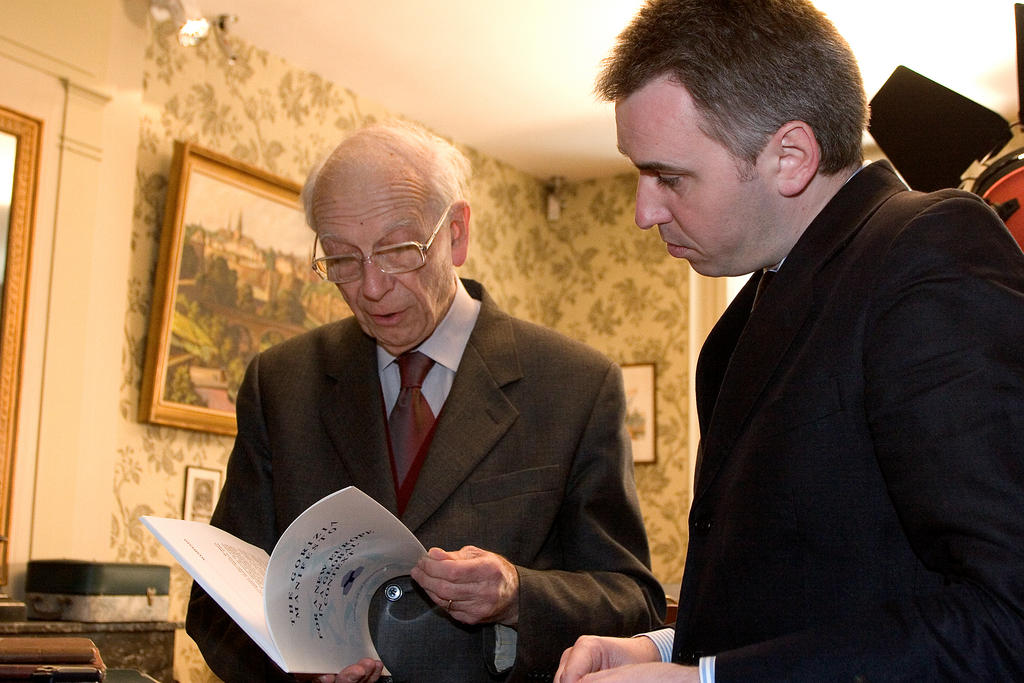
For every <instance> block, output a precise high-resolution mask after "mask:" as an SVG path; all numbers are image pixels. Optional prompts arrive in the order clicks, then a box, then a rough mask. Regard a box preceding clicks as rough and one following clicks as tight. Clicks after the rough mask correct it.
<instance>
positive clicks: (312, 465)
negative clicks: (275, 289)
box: [187, 280, 664, 680]
mask: <svg viewBox="0 0 1024 683" xmlns="http://www.w3.org/2000/svg"><path fill="white" fill-rule="evenodd" d="M465 284H466V287H467V289H468V290H469V292H470V294H471V295H472V296H473V297H474V298H477V299H481V300H482V307H481V311H480V316H479V318H478V320H477V324H476V327H475V328H474V330H473V333H472V336H471V337H470V340H469V344H468V345H467V347H466V350H465V353H464V355H463V357H462V361H461V364H460V366H459V369H458V372H457V373H456V377H455V382H454V384H453V386H452V389H451V393H450V394H449V396H448V399H447V402H446V403H445V406H444V409H443V410H442V411H441V414H440V415H439V417H438V424H437V428H436V431H435V433H434V438H433V441H432V442H431V445H430V450H429V452H428V455H427V459H426V461H425V463H424V465H423V468H422V470H421V471H420V475H419V479H418V480H417V483H416V487H415V490H414V492H413V494H412V497H411V499H410V501H409V503H408V506H407V508H406V510H405V513H404V515H403V516H402V518H401V519H402V521H403V522H404V523H405V524H406V525H407V526H408V527H409V528H410V529H411V530H412V531H413V533H415V534H416V536H417V537H418V538H419V539H420V541H421V542H422V543H423V545H424V546H426V547H428V548H429V547H431V546H439V547H442V548H445V549H448V550H452V549H458V548H460V547H462V546H463V545H467V544H472V545H476V546H479V547H482V548H484V549H486V550H490V551H493V552H496V553H499V554H501V555H503V556H505V557H506V558H508V559H509V560H510V561H511V562H512V563H513V564H514V565H516V567H517V569H518V571H519V577H520V582H521V585H520V605H519V615H520V616H519V626H518V652H517V657H516V666H515V669H514V671H513V678H525V677H526V676H528V675H530V676H540V677H543V676H545V675H551V674H553V673H554V670H555V669H556V668H557V664H558V659H559V657H560V655H561V652H562V650H563V649H564V648H566V647H568V646H569V645H571V644H572V643H573V641H574V640H575V638H576V637H577V636H579V635H581V634H583V633H593V632H597V633H607V634H616V635H629V634H632V633H635V632H638V631H643V630H645V629H648V628H649V627H651V626H652V625H653V624H655V623H657V622H658V620H659V615H661V614H663V613H664V594H663V593H662V592H661V588H660V586H659V584H658V583H657V581H655V579H654V578H653V576H652V575H651V573H650V570H649V568H648V567H649V556H648V547H647V539H646V535H645V532H644V528H643V522H642V519H641V516H640V512H639V508H638V504H637V497H636V492H635V488H634V483H633V472H632V467H633V464H632V459H631V457H630V448H629V441H628V437H627V435H626V433H625V430H624V426H623V416H624V410H625V399H624V395H623V389H622V376H621V372H620V370H619V368H618V367H617V366H616V365H615V364H614V363H612V362H611V361H609V360H608V359H607V358H605V357H604V356H602V355H601V354H599V353H598V352H596V351H594V350H592V349H590V348H588V347H586V346H584V345H582V344H579V343H577V342H574V341H571V340H569V339H567V338H565V337H563V336H561V335H559V334H557V333H555V332H553V331H551V330H548V329H545V328H542V327H539V326H536V325H532V324H530V323H526V322H523V321H520V320H516V319H514V318H511V317H509V316H508V315H506V314H504V313H503V312H501V311H500V310H499V309H498V308H497V306H496V305H495V304H494V302H493V301H492V300H491V299H490V298H489V297H488V296H487V294H486V293H485V292H484V291H483V288H482V287H481V286H480V285H479V284H477V283H475V282H472V281H468V280H467V281H465ZM237 405H238V437H237V439H236V442H235V447H234V450H233V452H232V454H231V458H230V461H229V463H228V474H227V480H226V484H225V487H224V491H223V493H222V494H221V498H220V502H219V504H218V507H217V510H216V513H215V514H214V518H213V523H214V524H216V525H217V526H221V527H223V528H225V529H227V530H228V531H231V532H232V533H234V534H235V535H237V536H238V537H240V538H242V539H244V540H247V541H249V542H251V543H254V544H256V545H258V546H261V547H263V548H265V549H267V550H268V552H269V550H270V549H271V548H272V547H273V545H274V543H275V542H276V540H277V538H278V537H279V536H280V534H281V532H282V531H283V530H284V529H285V527H287V525H288V524H289V523H290V522H291V521H292V520H293V519H294V518H295V517H296V516H297V515H298V514H299V513H301V512H302V511H303V510H305V509H306V507H308V506H309V505H310V504H311V503H313V502H315V501H317V500H318V499H320V498H321V497H323V496H324V495H326V494H328V493H331V492H332V491H336V490H338V489H340V488H342V487H345V486H349V485H353V486H357V487H359V488H360V489H362V490H363V491H365V492H366V493H368V494H369V495H371V496H373V497H374V498H375V499H376V500H378V501H379V502H380V503H381V504H382V505H384V506H385V507H387V508H388V509H390V510H391V511H392V512H395V494H394V490H393V487H392V483H391V482H392V479H391V472H390V469H389V467H390V466H389V461H388V450H387V433H386V425H385V422H384V411H383V408H382V399H381V394H380V382H379V380H378V377H377V363H376V356H375V343H374V340H373V339H371V338H370V337H368V336H366V335H365V334H364V333H363V332H362V331H361V330H360V328H359V326H358V325H357V324H356V322H355V320H354V319H352V318H349V319H346V320H342V321H339V322H336V323H332V324H329V325H326V326H324V327H321V328H319V329H317V330H314V331H312V332H310V333H307V334H305V335H301V336H299V337H297V338H294V339H291V340H289V341H286V342H284V343H282V344H280V345H278V346H276V347H274V348H272V349H269V350H268V351H266V352H265V353H263V354H261V355H259V356H258V357H257V358H256V359H255V360H254V361H253V362H252V364H251V365H250V367H249V369H248V372H247V375H246V379H245V381H244V383H243V385H242V388H241V390H240V393H239V397H238V403H237ZM187 628H188V632H189V634H190V635H191V636H192V637H193V638H194V639H195V640H196V642H197V643H198V644H199V646H200V649H201V650H202V652H203V654H204V656H205V657H206V660H207V662H208V663H209V664H210V666H211V668H213V670H214V671H215V672H216V673H217V674H218V675H220V676H221V677H222V678H225V679H228V680H237V679H241V678H243V677H252V676H255V677H257V678H267V677H271V676H272V675H277V674H275V670H276V667H274V666H273V664H271V663H269V660H266V658H265V657H263V656H262V654H259V653H258V652H256V651H254V647H255V646H253V645H252V644H251V642H247V641H248V638H247V637H245V636H244V634H242V633H241V631H239V629H238V628H237V627H235V626H234V624H233V623H231V620H230V618H228V617H226V616H225V615H224V614H223V613H222V612H221V610H220V609H219V608H218V607H217V606H216V604H214V603H213V601H212V600H210V599H209V598H208V597H207V596H206V595H205V594H203V593H202V591H201V590H199V589H198V588H195V589H194V591H193V599H192V602H191V604H190V606H189V613H188V621H187ZM421 646H422V647H430V643H422V644H421ZM438 662H439V667H441V670H440V671H439V674H438V675H439V678H438V680H442V679H441V678H440V676H441V674H442V673H443V674H444V675H445V676H447V677H448V678H447V680H470V679H465V678H459V675H458V672H452V671H446V670H445V669H444V662H445V658H444V656H443V655H441V656H439V657H438Z"/></svg>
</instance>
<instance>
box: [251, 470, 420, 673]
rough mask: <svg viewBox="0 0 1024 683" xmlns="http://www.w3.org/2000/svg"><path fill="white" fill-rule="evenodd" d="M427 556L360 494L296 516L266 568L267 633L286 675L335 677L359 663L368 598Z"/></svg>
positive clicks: (350, 492)
mask: <svg viewBox="0 0 1024 683" xmlns="http://www.w3.org/2000/svg"><path fill="white" fill-rule="evenodd" d="M424 554H426V551H425V550H424V548H423V545H422V544H421V543H420V542H419V540H417V538H416V537H415V536H414V535H413V534H412V532H411V531H409V529H407V528H406V527H405V525H403V524H402V523H401V522H400V521H399V520H398V519H396V518H395V517H394V515H392V514H391V513H390V512H388V510H387V509H386V508H384V507H383V506H381V505H380V504H379V503H377V501H375V500H373V499H372V498H370V497H369V496H367V495H366V494H365V493H363V492H362V491H360V490H359V489H357V488H355V487H351V486H350V487H348V488H345V489H342V490H341V491H337V492H335V493H332V494H330V495H328V496H326V497H324V498H323V499H321V500H320V501H318V502H317V503H315V504H313V505H311V506H310V507H309V509H307V510H306V511H305V512H303V513H302V514H301V515H299V516H298V517H297V518H296V519H295V521H293V522H292V523H291V525H289V527H288V529H286V530H285V532H284V534H282V536H281V539H280V540H279V541H278V543H277V546H276V547H275V548H274V552H273V553H272V554H271V558H270V563H269V565H268V567H267V578H266V585H267V589H266V590H265V592H264V600H265V605H266V614H267V623H268V629H269V632H270V634H271V637H272V639H273V640H274V642H276V643H277V646H278V648H279V649H280V650H281V651H282V652H285V653H287V660H288V664H289V665H290V666H291V669H289V670H290V671H291V672H293V673H336V672H338V671H340V670H341V669H342V668H344V667H345V666H348V665H349V664H354V663H355V662H357V661H359V660H360V659H362V658H363V657H372V658H374V659H379V656H378V655H377V651H376V650H375V649H374V647H373V641H372V640H371V639H370V632H369V626H368V623H367V613H368V610H369V606H370V600H371V598H372V597H373V594H374V592H375V591H376V590H377V588H378V587H379V586H380V585H381V584H382V583H383V582H384V581H386V580H388V579H391V578H394V577H395V576H400V575H402V574H408V573H409V570H411V569H412V568H413V567H414V566H415V565H416V563H417V562H418V561H419V559H420V558H421V557H422V556H423V555H424Z"/></svg>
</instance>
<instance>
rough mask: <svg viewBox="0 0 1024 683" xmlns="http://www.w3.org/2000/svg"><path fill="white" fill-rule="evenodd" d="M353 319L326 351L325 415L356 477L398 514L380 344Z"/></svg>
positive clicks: (322, 406) (366, 490) (337, 447)
mask: <svg viewBox="0 0 1024 683" xmlns="http://www.w3.org/2000/svg"><path fill="white" fill-rule="evenodd" d="M348 322H349V323H350V324H348V325H346V326H344V327H343V328H342V333H341V334H340V335H339V338H338V339H337V341H336V342H335V343H331V344H328V345H327V348H326V349H325V352H324V353H325V358H324V367H325V371H326V374H327V375H328V386H330V389H329V390H328V391H326V392H325V393H324V395H323V396H322V397H321V400H320V419H321V421H322V423H323V425H324V429H325V430H326V431H327V434H328V436H329V437H330V440H331V443H332V444H333V446H334V450H335V453H336V454H337V456H338V458H339V460H340V461H341V464H342V466H343V467H344V468H345V470H346V471H347V472H348V474H349V477H350V479H351V481H353V482H354V484H355V486H357V487H358V488H359V489H360V490H362V491H363V492H364V493H366V494H367V495H369V496H371V497H372V498H374V499H375V500H377V501H378V502H379V503H380V504H381V505H383V506H384V507H386V508H387V509H388V510H390V511H391V512H392V513H395V512H396V510H397V504H396V501H395V488H394V484H393V480H392V476H391V463H390V461H389V459H388V446H387V432H386V431H385V426H384V417H383V410H384V409H383V407H382V406H383V402H382V398H381V392H380V378H379V377H378V376H377V357H376V346H375V344H374V342H373V340H372V339H371V338H370V337H368V336H366V335H365V334H363V332H362V330H360V329H359V327H358V325H357V324H356V323H355V320H354V319H349V321H348Z"/></svg>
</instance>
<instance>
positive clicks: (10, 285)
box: [0, 107, 43, 587]
mask: <svg viewBox="0 0 1024 683" xmlns="http://www.w3.org/2000/svg"><path fill="white" fill-rule="evenodd" d="M42 131H43V124H42V121H39V120H37V119H34V118H31V117H29V116H25V115H24V114H20V113H18V112H15V111H12V110H10V109H7V108H5V107H0V133H7V134H8V135H11V136H13V137H14V139H15V150H16V152H15V159H14V173H13V176H12V183H11V207H10V220H9V226H8V231H7V265H6V269H5V271H4V272H3V282H0V286H2V290H3V307H2V313H0V536H2V537H3V538H6V537H7V535H8V532H9V530H10V528H9V527H10V513H11V509H10V508H11V488H12V486H11V482H12V479H13V476H14V456H15V437H16V434H17V429H16V426H17V420H18V394H19V389H20V383H21V364H22V354H21V351H22V343H23V341H24V331H25V308H26V306H25V304H26V301H27V299H28V268H29V257H30V251H31V246H32V231H33V227H34V223H35V210H36V193H37V187H38V179H39V153H40V144H41V140H42ZM0 235H2V232H0ZM7 551H8V543H7V542H6V541H0V587H3V586H4V585H6V584H7Z"/></svg>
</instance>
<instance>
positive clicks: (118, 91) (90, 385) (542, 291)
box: [0, 0, 724, 681]
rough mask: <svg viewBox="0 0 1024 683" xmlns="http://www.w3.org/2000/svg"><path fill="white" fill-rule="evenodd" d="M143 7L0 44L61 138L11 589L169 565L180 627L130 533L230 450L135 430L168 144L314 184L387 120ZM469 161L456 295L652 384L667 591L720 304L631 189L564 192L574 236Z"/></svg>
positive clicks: (185, 670) (32, 344)
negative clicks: (484, 295) (703, 358)
mask: <svg viewBox="0 0 1024 683" xmlns="http://www.w3.org/2000/svg"><path fill="white" fill-rule="evenodd" d="M146 4H147V3H145V2H144V1H143V0H88V1H82V2H78V3H77V4H74V3H68V2H65V0H46V1H44V2H40V1H38V0H16V2H15V11H13V12H11V13H9V17H12V18H13V21H7V22H5V24H4V25H3V26H2V27H0V83H2V84H3V87H0V92H2V93H3V95H0V101H2V102H3V104H5V105H7V106H11V107H13V108H15V109H19V110H22V111H25V112H26V113H29V114H34V115H37V116H38V117H39V118H42V119H44V120H45V121H46V126H47V127H46V149H44V159H43V164H44V168H43V179H42V180H43V192H42V195H41V199H40V212H39V224H38V227H37V232H36V243H35V250H34V259H33V265H32V283H31V294H30V296H31V299H30V306H29V309H30V310H29V325H28V328H29V329H28V333H27V336H28V338H27V344H26V346H27V348H28V349H29V350H28V351H27V352H26V353H27V359H26V371H25V375H24V380H23V382H24V386H23V394H22V396H23V403H22V412H21V415H20V419H19V436H18V447H19V452H18V471H17V473H16V481H15V487H14V490H15V497H16V505H15V507H16V509H15V514H14V516H13V519H12V522H13V529H12V531H13V534H12V536H13V539H14V542H15V546H14V547H13V549H12V559H13V560H14V562H13V567H12V569H13V571H14V574H15V579H16V580H15V584H14V585H13V588H14V590H15V592H16V593H17V590H18V581H19V580H20V577H19V568H21V569H22V570H23V567H24V563H25V562H26V561H27V560H28V559H29V558H33V559H42V558H47V557H73V558H80V559H99V560H117V561H137V562H160V563H165V564H169V565H172V566H174V571H173V572H172V617H173V618H175V619H181V618H183V616H184V609H185V599H186V595H187V590H188V585H189V579H188V577H187V576H186V575H185V574H184V573H183V572H182V571H181V570H180V569H178V568H177V566H176V565H175V564H174V562H173V560H171V558H170V556H169V555H167V554H166V553H165V552H164V551H163V550H162V549H161V548H160V547H159V546H158V544H157V543H156V542H155V541H154V540H153V539H152V538H151V537H150V536H149V534H148V533H146V532H145V531H144V530H143V528H142V527H141V525H140V524H139V522H138V517H139V516H140V515H142V514H157V515H167V516H176V515H180V514H181V505H182V497H183V488H184V471H185V467H187V466H189V465H203V466H206V467H214V468H218V469H223V468H224V466H225V465H226V462H227V458H228V454H229V452H230V448H231V439H230V438H225V437H220V436H215V435H212V434H206V433H200V432H195V431H189V430H182V429H174V428H166V427H158V426H155V425H149V424H143V423H139V422H138V421H137V420H136V418H135V415H136V411H137V406H138V393H139V386H140V384H141V372H142V365H143V355H144V347H145V335H146V330H147V325H148V318H149V307H150V303H151V300H152V293H153V277H154V271H155V264H156V259H157V249H158V242H159V232H160V226H161V220H162V215H163V206H164V201H165V198H166V197H165V195H166V182H167V174H168V170H169V166H170V157H171V152H172V145H173V141H174V140H175V139H188V140H193V141H195V142H197V143H199V144H200V145H203V146H205V147H208V148H211V149H214V150H216V151H219V152H222V153H224V154H228V155H230V156H232V157H235V158H238V159H241V160H243V161H246V162H248V163H251V164H253V165H256V166H258V167H261V168H264V169H266V170H268V171H271V172H273V173H275V174H277V175H281V176H285V177H288V178H291V179H293V180H295V181H298V182H301V180H302V178H303V176H304V174H305V172H306V170H307V169H308V167H309V166H310V164H311V163H312V162H313V160H314V159H315V158H316V157H317V156H318V155H319V153H320V152H322V151H323V150H325V149H327V148H328V147H330V146H331V145H332V144H333V142H334V141H336V140H337V138H338V137H339V136H340V135H341V133H342V132H343V131H344V130H347V129H350V128H352V127H355V126H358V125H360V124H361V123H363V122H365V121H367V120H370V119H373V118H380V117H384V116H388V115H392V114H394V112H389V111H387V110H386V109H385V108H384V107H382V106H381V105H379V104H377V103H374V102H369V101H366V100H364V99H363V98H361V97H359V96H358V94H356V93H352V92H350V91H348V90H346V89H344V87H343V86H342V85H338V84H332V83H329V82H326V81H324V80H323V79H321V78H319V77H318V76H316V75H315V74H312V73H308V72H304V71H301V70H299V69H296V68H294V67H292V66H291V65H289V64H288V63H286V62H284V61H282V60H280V59H278V58H276V57H274V56H273V55H269V54H267V53H265V52H263V51H260V50H258V49H255V48H253V47H251V46H247V45H244V44H243V43H241V42H240V41H236V45H237V47H238V48H239V49H238V53H239V61H238V63H237V64H236V65H235V66H233V67H229V66H227V65H226V64H225V62H224V59H223V56H222V55H221V53H220V52H219V51H218V50H217V49H216V47H215V45H212V44H208V45H202V46H200V47H199V48H197V49H192V50H186V49H183V48H180V47H179V46H177V44H176V43H175V42H174V41H173V39H172V38H171V36H170V35H169V34H168V33H167V31H166V28H165V27H156V28H155V29H154V28H153V27H151V26H150V24H149V22H148V21H147V12H146ZM71 5H73V6H74V7H75V8H76V10H75V11H74V12H68V11H67V9H68V8H69V6H71ZM40 26H45V27H46V30H45V31H43V30H40V28H39V27H40ZM95 26H99V27H100V29H99V30H97V31H92V30H90V31H83V30H81V28H80V27H90V29H91V28H92V27H95ZM86 34H87V35H86ZM54 36H56V37H54ZM15 90H16V91H18V92H19V93H21V94H20V95H19V96H18V97H16V98H13V99H12V97H11V96H10V94H9V93H12V92H14V91H15ZM466 152H467V154H468V155H469V156H470V158H471V159H472V161H473V164H474V172H475V177H474V181H473V184H472V188H471V190H472V207H473V217H472V247H471V255H470V259H469V261H468V262H467V264H466V265H465V266H464V267H463V269H462V272H463V274H464V275H466V276H469V277H474V278H477V279H480V280H481V281H483V282H484V283H485V284H486V285H487V287H488V289H489V290H490V291H491V293H492V294H493V295H494V296H495V298H496V299H497V300H498V302H499V303H500V304H501V305H503V306H504V307H505V308H506V309H507V310H508V311H509V312H511V313H512V314H514V315H517V316H520V317H523V318H527V319H530V320H534V321H536V322H539V323H542V324H545V325H549V326H551V327H554V328H556V329H559V330H561V331H562V332H564V333H566V334H568V335H570V336H573V337H576V338H578V339H581V340H583V341H585V342H587V343H589V344H591V345H593V346H595V347H597V348H599V349H601V350H602V351H604V352H605V353H606V354H608V355H609V356H611V357H612V358H613V359H615V360H617V361H619V362H621V363H634V362H653V363H656V364H657V369H658V374H657V408H658V423H657V430H658V432H657V435H658V438H657V450H658V462H657V463H656V464H654V465H642V466H638V467H637V469H636V474H637V482H638V489H639V492H640V497H641V505H642V508H643V512H644V518H645V522H646V524H647V528H648V533H649V535H650V537H651V544H652V555H653V564H654V570H655V573H656V575H657V576H658V578H659V579H660V580H662V581H663V582H665V583H667V584H672V583H675V582H677V581H678V579H679V572H680V571H681V567H682V558H683V555H684V553H685V547H686V541H687V534H686V511H687V509H688V505H689V490H690V486H689V483H690V481H692V470H691V462H692V457H689V455H690V453H691V451H692V449H693V445H694V444H693V443H691V442H690V440H688V438H687V435H688V434H689V433H691V432H692V429H693V424H694V421H693V413H692V410H691V407H690V401H689V400H688V396H689V394H690V392H689V387H690V385H691V381H692V378H691V373H692V360H693V358H692V353H691V351H692V350H693V349H695V348H696V347H697V346H698V345H699V343H700V342H701V341H702V340H703V337H704V334H705V333H706V329H707V327H708V326H709V324H710V322H712V321H713V319H714V317H716V316H717V313H718V311H720V310H721V306H722V304H723V303H724V294H723V292H724V288H722V287H721V286H720V285H719V284H718V283H710V282H709V281H706V280H705V279H703V278H699V277H695V276H691V274H690V271H689V268H688V267H687V266H686V265H685V264H684V263H682V262H680V261H675V260H673V259H671V258H669V257H668V256H667V255H666V254H665V251H664V247H663V245H662V244H661V242H660V240H659V239H658V236H657V233H656V232H653V233H652V232H646V233H641V232H640V231H638V230H637V229H636V228H635V226H634V225H633V221H632V215H633V191H634V179H633V178H632V177H629V176H621V177H615V178H604V179H595V180H591V181H586V182H581V183H570V184H569V185H568V186H567V187H566V188H565V195H564V209H563V212H562V215H561V218H560V219H559V220H558V221H556V222H548V221H547V220H546V218H545V196H544V189H543V185H542V183H541V182H540V181H538V180H537V179H535V178H533V177H530V176H528V175H526V174H524V173H521V172H519V171H517V170H516V169H514V168H511V167H509V166H507V165H505V164H503V163H500V162H498V161H496V160H494V159H491V158H488V157H486V156H483V155H481V154H479V153H478V152H476V151H475V150H472V149H466ZM58 188H59V192H58ZM691 302H694V304H695V305H691ZM54 501H60V504H59V505H55V504H54ZM175 668H176V671H175V674H176V678H178V679H179V680H181V681H200V680H207V679H208V678H209V676H210V674H209V672H208V671H207V670H206V668H205V666H204V665H203V664H202V661H201V659H200V658H199V656H198V654H197V652H196V651H195V648H194V646H193V645H192V644H191V641H190V640H189V639H188V638H187V637H185V636H184V635H183V634H181V635H180V637H179V642H178V647H177V658H176V665H175Z"/></svg>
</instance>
